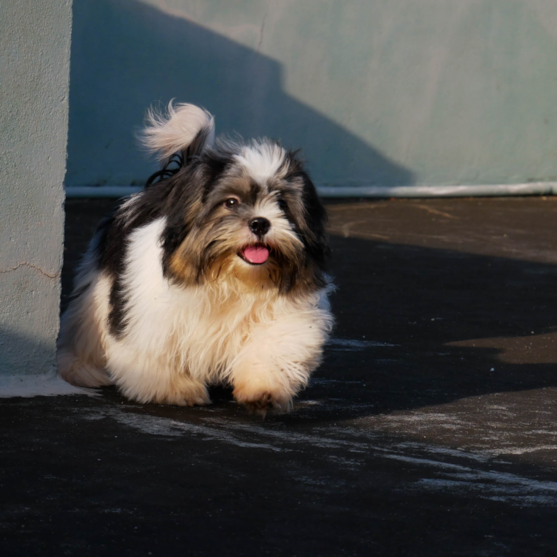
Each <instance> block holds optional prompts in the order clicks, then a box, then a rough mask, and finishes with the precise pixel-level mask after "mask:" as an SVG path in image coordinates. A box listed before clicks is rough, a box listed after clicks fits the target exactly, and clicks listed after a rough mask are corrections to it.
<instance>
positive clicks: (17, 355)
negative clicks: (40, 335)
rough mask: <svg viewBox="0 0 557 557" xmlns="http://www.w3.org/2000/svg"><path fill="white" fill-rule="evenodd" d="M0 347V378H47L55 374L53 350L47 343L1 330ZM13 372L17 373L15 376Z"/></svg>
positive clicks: (14, 332) (8, 330) (22, 334)
mask: <svg viewBox="0 0 557 557" xmlns="http://www.w3.org/2000/svg"><path fill="white" fill-rule="evenodd" d="M0 347H1V350H0V378H3V379H6V378H11V377H14V378H20V379H21V378H24V377H25V376H26V375H29V376H31V375H33V376H37V375H43V376H48V375H54V374H55V373H56V360H55V350H54V347H53V346H52V344H50V343H49V342H47V341H42V340H41V339H37V338H33V337H30V336H29V335H26V334H24V333H20V332H17V331H13V330H10V329H5V328H1V329H0ZM22 361H24V362H25V365H24V366H22V365H21V362H22ZM14 370H18V373H17V374H15V373H14Z"/></svg>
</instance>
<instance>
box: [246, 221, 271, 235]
mask: <svg viewBox="0 0 557 557" xmlns="http://www.w3.org/2000/svg"><path fill="white" fill-rule="evenodd" d="M249 228H250V230H251V231H252V232H253V233H254V234H256V235H257V236H265V234H267V232H269V228H271V223H270V222H269V221H268V220H267V219H265V218H263V217H256V218H255V219H252V220H250V221H249Z"/></svg>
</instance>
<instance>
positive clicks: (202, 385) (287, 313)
mask: <svg viewBox="0 0 557 557" xmlns="http://www.w3.org/2000/svg"><path fill="white" fill-rule="evenodd" d="M143 137H144V142H145V144H146V145H147V146H148V147H149V148H150V149H151V150H153V151H156V152H157V153H158V154H159V156H160V158H161V160H163V161H164V162H163V168H162V170H161V171H160V172H158V173H156V174H155V175H153V176H152V177H151V178H150V180H149V182H148V185H149V187H148V188H146V189H145V190H144V191H143V192H141V193H139V194H136V195H132V196H131V197H129V198H127V199H125V200H123V201H122V202H121V203H120V204H119V206H118V207H117V208H116V210H115V211H114V212H113V214H112V215H110V216H109V217H107V218H106V219H105V220H104V221H103V222H102V223H101V224H100V226H99V228H98V230H97V232H96V234H95V236H94V237H93V239H92V241H91V244H90V246H89V249H88V251H87V253H86V254H85V256H84V259H83V262H82V264H81V267H80V269H79V271H78V274H77V277H76V281H75V287H74V292H73V295H72V301H71V303H70V305H69V307H68V309H67V311H66V312H65V314H64V315H63V318H62V325H61V334H60V340H59V352H58V366H59V372H60V374H61V375H62V377H64V378H65V379H66V380H67V381H69V382H70V383H72V384H75V385H80V386H85V387H97V386H102V385H108V384H116V385H117V386H118V387H119V388H120V390H121V391H122V392H123V393H124V395H126V396H127V397H129V398H131V399H133V400H137V401H140V402H150V401H153V402H158V403H165V404H177V405H195V404H207V403H209V402H210V400H209V396H208V392H207V386H208V385H211V384H229V385H231V386H232V387H233V389H234V397H235V398H236V400H237V401H238V402H239V403H241V404H244V405H245V406H247V407H248V408H249V409H250V410H252V411H256V412H261V413H264V412H265V411H266V409H268V408H277V409H283V410H286V409H288V408H290V406H291V402H292V398H293V397H294V396H295V395H296V393H298V392H299V390H300V389H302V388H303V387H304V386H305V385H306V384H307V382H308V379H309V376H310V373H311V372H312V371H313V370H314V369H315V368H316V367H317V366H318V365H319V362H320V360H321V353H322V346H323V344H324V342H325V340H326V338H327V335H328V333H329V331H330V329H331V326H332V316H331V314H330V311H329V305H328V301H327V293H328V291H329V290H330V284H329V281H328V278H327V276H326V275H325V260H326V257H327V254H328V248H327V244H326V241H325V230H324V224H325V211H324V209H323V207H322V205H321V203H320V201H319V199H318V197H317V194H316V191H315V188H314V186H313V184H312V183H311V181H310V179H309V177H308V175H307V174H306V172H305V171H304V169H303V165H302V163H301V161H300V160H299V158H298V157H297V155H296V154H295V153H292V152H288V151H286V150H285V149H283V148H282V147H281V146H280V145H278V144H277V143H274V142H271V141H269V140H258V141H252V142H250V143H247V144H243V145H242V144H238V143H235V142H231V141H228V140H219V141H217V143H216V144H214V143H213V142H214V121H213V117H212V116H211V115H210V114H208V113H207V112H206V111H204V110H202V109H199V108H197V107H195V106H193V105H180V106H179V107H178V108H177V109H174V108H173V107H172V105H170V107H169V110H168V114H167V116H165V117H164V116H160V115H155V114H153V113H150V114H149V116H148V126H147V128H146V130H145V132H144V134H143Z"/></svg>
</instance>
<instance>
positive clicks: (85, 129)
mask: <svg viewBox="0 0 557 557" xmlns="http://www.w3.org/2000/svg"><path fill="white" fill-rule="evenodd" d="M172 97H176V98H177V99H178V100H179V101H188V102H194V103H199V104H202V105H204V106H205V107H207V108H208V109H209V110H210V111H212V112H213V113H214V114H215V115H216V119H217V125H218V130H219V131H221V132H222V131H225V132H230V131H233V130H237V131H239V132H240V133H242V134H243V135H245V136H252V135H270V136H273V137H278V138H280V139H282V140H283V142H284V143H285V144H286V145H288V146H294V147H302V148H303V149H304V152H305V153H306V156H307V158H308V160H309V162H310V165H311V170H312V174H313V176H314V177H315V179H316V182H318V183H319V184H320V185H369V184H377V185H395V184H398V185H401V184H404V185H407V184H428V185H438V184H461V183H464V184H500V183H501V184H503V183H520V182H528V181H543V180H551V181H553V180H556V179H557V2H555V1H554V0H528V1H527V2H525V1H523V0H522V1H518V0H419V1H416V0H343V1H340V0H303V1H300V0H281V1H279V0H266V1H261V0H258V1H256V0H242V1H240V0H235V1H232V0H142V1H140V0H77V1H76V3H75V6H74V35H73V45H72V69H71V104H70V143H69V166H68V177H67V183H68V185H95V184H113V185H117V184H129V183H132V182H138V183H140V182H142V181H143V180H144V178H145V176H146V175H147V174H148V172H149V171H150V170H151V169H152V166H150V165H148V164H147V163H146V162H144V160H143V159H142V158H141V156H140V154H139V153H138V151H137V149H136V145H135V143H134V140H133V135H132V134H133V130H134V129H136V128H137V127H138V126H139V125H140V124H141V121H142V117H143V113H144V110H145V108H146V107H147V106H148V105H149V104H151V103H152V102H154V101H162V102H167V101H168V100H169V99H170V98H172Z"/></svg>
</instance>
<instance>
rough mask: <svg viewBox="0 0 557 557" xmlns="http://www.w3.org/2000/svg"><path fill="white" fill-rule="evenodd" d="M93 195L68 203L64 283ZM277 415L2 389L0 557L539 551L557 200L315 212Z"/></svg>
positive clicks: (547, 497)
mask: <svg viewBox="0 0 557 557" xmlns="http://www.w3.org/2000/svg"><path fill="white" fill-rule="evenodd" d="M110 204H111V202H110V201H76V200H74V201H69V202H68V205H67V209H68V216H67V238H68V239H67V244H68V248H67V252H66V267H65V271H64V289H65V293H66V294H67V290H68V285H69V280H68V277H69V276H70V275H71V269H72V267H73V266H74V265H75V262H76V260H77V259H76V258H77V254H78V252H79V251H80V250H81V249H82V248H83V246H84V244H85V243H86V241H87V239H88V238H89V236H90V234H91V232H92V229H93V227H94V224H95V223H96V221H97V220H98V218H99V217H100V216H101V215H102V214H103V213H104V212H106V210H107V209H108V207H109V206H110ZM328 208H329V211H330V217H331V219H330V220H331V226H330V231H331V234H332V245H333V262H332V272H333V274H334V275H335V277H336V283H337V284H338V287H339V289H338V292H337V293H336V294H335V295H334V297H333V306H334V312H335V314H336V317H337V326H336V330H335V334H334V339H333V341H332V342H331V343H330V345H329V347H328V349H327V355H326V359H325V363H324V364H323V366H322V367H321V368H320V369H319V370H318V372H317V373H316V374H315V377H314V379H313V380H312V383H311V385H310V387H309V388H308V389H307V390H306V391H305V392H304V393H303V394H302V396H301V397H300V399H299V401H298V402H297V404H296V407H295V410H294V412H293V413H291V414H290V415H287V416H269V417H267V419H266V420H265V421H261V419H258V418H255V417H251V416H249V415H247V414H246V413H245V412H244V411H243V410H242V409H241V408H238V407H237V405H236V404H235V403H234V402H233V401H232V400H231V397H230V393H228V392H226V391H224V390H220V391H215V392H214V393H213V395H214V399H215V404H214V405H213V406H211V407H208V408H202V409H201V408H196V409H184V408H178V407H162V406H158V405H144V406H142V405H138V404H133V403H130V402H128V401H126V400H125V399H123V398H122V397H121V396H119V395H118V394H117V393H116V392H115V391H114V390H112V389H106V390H104V391H103V392H102V395H101V396H99V397H97V398H89V397H73V396H72V397H54V398H35V399H10V400H2V401H0V415H1V418H0V419H1V423H2V424H3V427H2V429H1V431H0V443H1V449H2V450H1V454H2V457H1V461H0V473H1V475H0V484H1V485H0V492H1V495H0V501H1V503H0V511H1V512H0V554H1V555H78V556H84V557H85V556H97V555H119V556H126V555H130V556H131V555H133V556H139V555H153V556H155V555H156V556H174V555H192V556H213V555H223V556H226V557H228V556H231V557H233V556H240V555H242V556H243V555H270V556H284V557H292V556H299V557H300V556H304V557H305V556H307V557H315V556H331V557H336V556H342V555H347V556H351V555H353V556H364V555H365V556H367V555H374V556H424V557H436V556H439V557H441V556H449V555H451V556H452V555H455V556H466V557H470V556H495V557H500V556H528V557H533V556H538V555H547V556H554V555H556V554H557V527H556V521H557V427H556V422H557V199H555V198H548V199H544V198H529V199H481V200H433V201H423V200H420V201H417V200H407V201H378V202H361V203H357V202H342V203H341V202H338V203H330V204H329V207H328Z"/></svg>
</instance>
